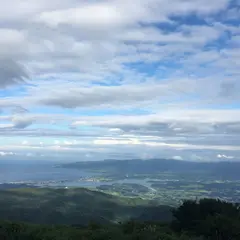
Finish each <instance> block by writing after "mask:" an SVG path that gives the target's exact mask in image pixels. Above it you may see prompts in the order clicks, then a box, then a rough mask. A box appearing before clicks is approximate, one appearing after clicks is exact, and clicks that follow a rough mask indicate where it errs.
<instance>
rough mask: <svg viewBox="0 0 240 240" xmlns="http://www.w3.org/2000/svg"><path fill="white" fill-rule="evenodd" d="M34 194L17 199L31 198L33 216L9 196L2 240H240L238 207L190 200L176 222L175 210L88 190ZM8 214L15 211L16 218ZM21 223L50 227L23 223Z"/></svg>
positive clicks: (177, 212)
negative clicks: (167, 218) (169, 217)
mask: <svg viewBox="0 0 240 240" xmlns="http://www.w3.org/2000/svg"><path fill="white" fill-rule="evenodd" d="M28 191H29V190H28ZM28 191H27V192H23V191H19V192H15V191H14V194H17V196H18V201H19V202H20V200H23V199H25V200H26V199H28V202H27V203H28V205H29V209H31V211H29V209H28V208H27V207H26V206H27V205H24V202H23V201H22V204H23V205H22V206H24V208H23V209H22V211H20V207H19V206H18V205H17V206H16V205H11V204H12V203H15V204H16V203H18V204H19V202H18V201H17V202H16V200H14V199H12V198H13V196H14V197H16V196H15V195H14V194H13V192H12V191H10V192H6V193H5V195H4V196H5V200H4V199H0V203H2V205H0V210H1V213H4V214H5V215H2V214H1V215H0V216H1V218H3V219H6V218H5V216H8V218H7V219H8V220H10V221H4V222H0V240H240V208H239V205H238V204H233V203H229V202H224V201H220V200H215V199H202V200H199V201H192V200H187V201H185V202H183V204H182V205H181V206H180V207H178V208H177V209H174V210H173V216H174V220H173V221H172V222H170V221H169V222H163V221H162V220H163V219H164V217H165V215H166V211H169V209H167V208H164V207H163V206H159V207H157V206H150V205H147V204H146V205H141V206H139V205H137V204H136V202H134V201H135V200H131V201H130V200H127V199H120V198H115V197H113V196H110V195H106V194H102V193H96V192H92V191H89V190H84V189H82V190H71V191H70V192H69V191H65V190H54V191H52V190H51V193H53V195H50V194H49V195H48V194H46V193H49V192H48V190H46V189H43V190H36V192H35V193H33V192H28ZM2 196H3V195H2ZM30 196H31V197H32V201H33V203H34V204H35V201H37V199H39V198H41V200H44V197H46V196H47V199H45V201H46V205H42V207H40V208H34V207H33V206H34V204H33V203H31V201H30V200H29V199H30ZM36 196H38V198H36ZM40 196H42V197H40ZM43 196H44V197H43ZM80 196H82V200H81V198H80ZM108 196H109V198H107V197H108ZM24 197H25V198H24ZM26 197H27V198H26ZM35 198H36V199H35ZM57 198H58V200H57ZM6 199H8V202H9V204H7V201H6ZM90 199H91V201H90ZM10 200H11V201H10ZM63 200H64V201H63ZM73 200H74V201H73ZM132 201H133V202H132ZM49 202H50V203H49ZM27 203H25V204H27ZM47 203H48V204H47ZM73 203H75V204H76V206H74V209H75V210H76V211H75V212H74V209H72V208H71V206H72V204H73ZM77 203H78V204H77ZM138 203H139V202H138ZM31 204H33V205H31ZM43 206H44V207H43ZM114 208H117V211H119V212H118V213H121V214H122V215H121V216H122V218H121V219H115V217H116V215H115V214H116V209H115V210H114ZM8 209H11V211H10V213H8V212H7V211H8ZM140 209H141V211H140ZM123 210H124V211H123ZM113 211H114V212H113ZM121 211H122V212H121ZM134 212H136V213H138V215H136V214H135V215H133V216H131V220H128V221H126V219H127V218H126V216H128V219H129V215H130V214H129V213H134ZM140 212H141V214H139V213H140ZM119 216H120V215H119ZM124 216H125V218H124ZM16 218H17V219H22V220H23V221H26V220H27V221H28V222H32V223H36V222H39V223H42V224H45V225H38V224H30V223H20V222H17V221H16ZM31 219H32V221H30V220H31ZM110 220H111V221H110ZM146 220H147V221H146ZM14 221H16V222H14ZM122 221H123V222H122ZM52 223H55V224H59V225H55V224H54V225H51V224H52ZM60 224H61V225H60ZM64 224H71V225H64Z"/></svg>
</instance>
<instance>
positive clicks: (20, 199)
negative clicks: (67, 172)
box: [0, 188, 172, 224]
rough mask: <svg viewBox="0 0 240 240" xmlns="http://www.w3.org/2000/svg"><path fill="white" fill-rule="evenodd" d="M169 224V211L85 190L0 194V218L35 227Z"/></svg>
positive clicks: (32, 190)
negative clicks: (139, 222) (131, 221)
mask: <svg viewBox="0 0 240 240" xmlns="http://www.w3.org/2000/svg"><path fill="white" fill-rule="evenodd" d="M155 217H157V219H158V220H161V221H171V218H172V214H171V208H170V207H168V206H159V205H158V204H157V202H154V201H150V200H142V199H140V198H124V197H117V196H113V195H109V194H106V193H101V192H98V191H92V190H89V189H85V188H74V189H51V188H26V189H22V188H21V189H9V190H4V191H0V218H2V219H5V220H11V221H25V222H30V223H35V224H86V223H88V222H89V221H95V222H97V223H104V224H110V223H116V222H119V221H127V220H128V219H130V218H132V219H141V220H151V219H155Z"/></svg>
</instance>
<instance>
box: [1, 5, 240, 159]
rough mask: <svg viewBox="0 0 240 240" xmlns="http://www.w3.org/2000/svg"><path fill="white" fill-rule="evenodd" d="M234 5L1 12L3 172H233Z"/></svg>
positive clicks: (237, 126)
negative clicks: (159, 161) (194, 166)
mask: <svg viewBox="0 0 240 240" xmlns="http://www.w3.org/2000/svg"><path fill="white" fill-rule="evenodd" d="M239 5H240V4H239V1H238V0H211V1H209V0H191V1H190V0H172V1H171V4H170V3H169V1H167V0H132V1H126V0H109V1H107V0H102V1H83V0H80V1H76V0H68V1H57V0H51V1H47V0H41V1H38V0H26V1H21V0H8V1H7V2H5V3H4V4H3V5H2V6H1V9H0V35H1V40H0V56H1V58H0V110H1V111H0V161H1V159H5V160H10V159H18V160H48V161H50V160H57V161H62V160H64V161H73V160H74V161H75V160H100V159H106V158H111V159H131V158H141V159H148V158H154V157H161V158H173V159H177V160H192V161H221V160H231V161H238V160H239V159H240V146H239V142H240V104H239V103H240V95H239V91H240V78H239V76H240V65H239V64H240V48H239V47H240V45H239V44H240V28H239V23H240V13H239Z"/></svg>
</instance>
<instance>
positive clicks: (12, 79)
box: [0, 32, 29, 88]
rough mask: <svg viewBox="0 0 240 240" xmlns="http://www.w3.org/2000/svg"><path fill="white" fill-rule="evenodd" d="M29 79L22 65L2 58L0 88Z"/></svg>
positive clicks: (0, 63) (0, 60)
mask: <svg viewBox="0 0 240 240" xmlns="http://www.w3.org/2000/svg"><path fill="white" fill-rule="evenodd" d="M0 34H1V32H0ZM3 36H4V35H3ZM0 44H1V43H0ZM28 78H29V76H28V73H27V71H26V69H25V68H24V66H22V64H20V63H18V62H17V61H15V60H14V59H10V58H2V57H0V88H5V87H8V86H10V85H14V84H19V83H24V81H25V80H26V79H28Z"/></svg>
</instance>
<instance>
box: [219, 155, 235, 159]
mask: <svg viewBox="0 0 240 240" xmlns="http://www.w3.org/2000/svg"><path fill="white" fill-rule="evenodd" d="M217 157H218V158H223V159H234V157H233V156H227V155H224V154H218V155H217Z"/></svg>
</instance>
